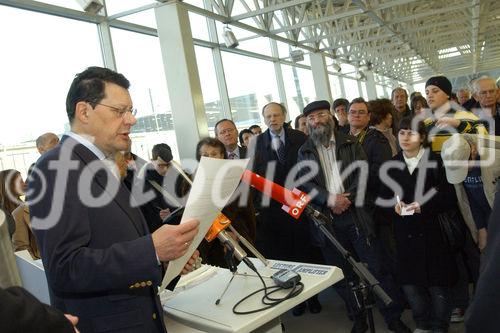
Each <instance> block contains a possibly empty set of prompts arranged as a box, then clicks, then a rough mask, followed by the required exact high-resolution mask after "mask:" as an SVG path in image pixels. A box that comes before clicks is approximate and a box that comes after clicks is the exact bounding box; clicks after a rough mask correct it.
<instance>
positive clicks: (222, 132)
mask: <svg viewBox="0 0 500 333" xmlns="http://www.w3.org/2000/svg"><path fill="white" fill-rule="evenodd" d="M233 132H234V128H226V129H224V130H222V131H219V134H220V135H224V134H230V133H233Z"/></svg>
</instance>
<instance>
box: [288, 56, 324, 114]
mask: <svg viewBox="0 0 500 333" xmlns="http://www.w3.org/2000/svg"><path fill="white" fill-rule="evenodd" d="M281 68H282V72H283V83H284V84H285V93H286V98H287V104H288V111H289V113H290V119H291V120H294V119H295V117H297V116H298V115H299V114H300V113H301V112H302V109H303V108H304V106H306V105H307V104H309V103H310V102H312V101H314V100H315V99H316V91H315V89H314V81H313V76H312V72H311V71H310V70H308V69H303V68H298V67H295V66H288V65H282V66H281Z"/></svg>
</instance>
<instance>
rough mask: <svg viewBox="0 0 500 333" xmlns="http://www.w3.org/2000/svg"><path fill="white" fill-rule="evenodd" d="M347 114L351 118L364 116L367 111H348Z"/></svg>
mask: <svg viewBox="0 0 500 333" xmlns="http://www.w3.org/2000/svg"><path fill="white" fill-rule="evenodd" d="M349 114H350V115H351V116H364V115H366V114H368V111H367V110H353V109H351V110H349Z"/></svg>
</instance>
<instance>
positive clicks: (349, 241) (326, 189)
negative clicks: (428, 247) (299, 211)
mask: <svg viewBox="0 0 500 333" xmlns="http://www.w3.org/2000/svg"><path fill="white" fill-rule="evenodd" d="M303 114H304V115H305V116H306V119H307V126H308V129H309V138H308V140H307V141H306V142H305V143H304V144H303V145H302V147H301V148H300V150H299V156H298V161H299V162H304V163H305V162H309V163H310V164H312V165H316V166H317V167H318V168H319V172H318V174H317V175H315V176H314V177H313V178H312V179H311V178H310V177H309V178H308V179H311V180H309V181H307V182H306V183H304V184H302V185H301V186H300V187H301V189H302V190H303V191H305V192H307V193H313V192H314V193H317V194H316V195H315V196H313V199H312V204H313V205H315V206H317V208H318V209H319V210H321V211H322V212H323V213H324V214H325V215H326V216H329V217H331V220H332V223H331V224H330V225H329V226H330V227H331V228H332V231H333V233H334V234H335V237H336V239H337V240H338V241H339V242H340V243H341V244H342V245H343V246H344V247H345V248H347V249H349V250H350V251H352V252H353V254H354V255H355V256H357V257H358V258H359V259H360V260H361V261H362V262H364V263H366V264H367V265H368V269H369V270H370V272H371V273H372V274H373V275H374V276H375V277H376V278H377V279H378V280H379V282H380V285H381V286H382V288H383V289H384V290H385V292H386V293H387V294H388V295H389V296H391V298H392V299H393V301H394V302H393V303H391V305H389V306H385V305H383V304H382V303H381V302H378V303H377V305H378V308H379V309H380V312H381V313H382V315H383V316H384V320H385V322H386V324H387V326H388V328H389V330H391V331H394V332H405V333H409V332H411V331H410V330H409V328H408V327H407V326H406V325H405V324H404V323H403V322H402V321H401V320H400V316H401V313H402V311H403V308H402V307H401V306H400V305H399V304H398V303H397V295H398V288H397V287H396V284H395V283H394V281H393V280H392V278H391V276H390V275H389V274H388V272H387V271H386V270H385V269H383V268H382V267H383V265H382V263H381V257H380V253H379V251H378V250H377V249H378V248H380V245H379V244H378V243H377V239H376V238H374V237H373V236H374V228H373V221H372V219H371V217H370V216H369V215H368V214H367V212H366V211H365V210H364V208H363V207H362V204H361V205H360V206H358V205H357V204H355V203H357V195H358V193H357V192H358V186H361V185H360V184H359V179H360V178H362V177H360V174H361V171H360V170H361V169H360V168H357V167H354V168H352V167H353V165H355V163H363V162H364V161H365V160H366V154H365V152H364V151H363V148H362V147H361V145H360V144H359V143H358V142H357V141H356V139H355V138H354V137H352V136H349V135H346V134H344V133H341V132H340V131H338V130H337V129H336V128H335V122H334V120H333V116H332V114H331V113H330V103H328V102H327V101H316V102H312V103H310V104H309V105H307V106H306V107H305V108H304V110H303ZM365 163H366V162H365ZM311 168H312V166H309V167H307V166H306V165H304V166H303V167H302V168H301V173H300V174H299V177H300V176H304V175H306V174H308V173H310V172H311ZM350 168H352V172H350V173H349V174H348V176H347V177H341V175H343V173H344V172H345V171H346V170H349V169H350ZM311 238H312V240H313V243H314V244H313V245H316V246H319V247H320V248H321V251H322V253H323V257H324V259H325V261H326V263H327V264H328V265H334V266H338V267H340V268H342V270H343V272H344V276H345V280H344V281H342V282H340V283H337V284H335V285H334V288H335V290H336V291H337V293H338V294H339V295H340V296H341V297H342V299H343V300H344V302H345V304H346V307H347V310H348V312H349V316H350V318H351V319H353V320H354V326H353V328H352V331H351V332H366V330H367V329H368V325H367V323H366V319H367V318H366V313H365V312H363V311H361V310H360V309H359V308H358V306H357V305H356V300H355V298H354V295H353V294H352V292H351V288H350V287H349V283H351V282H356V280H357V278H356V275H355V274H354V272H353V271H352V268H351V267H350V266H349V264H348V263H347V262H346V261H345V260H344V259H343V258H342V256H341V254H340V253H339V252H338V250H337V249H336V248H335V247H334V246H333V245H332V244H330V243H329V242H328V241H327V240H326V239H325V237H324V235H323V234H322V233H321V232H320V230H319V229H318V228H317V227H316V226H311Z"/></svg>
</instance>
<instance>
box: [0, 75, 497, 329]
mask: <svg viewBox="0 0 500 333" xmlns="http://www.w3.org/2000/svg"><path fill="white" fill-rule="evenodd" d="M128 86H129V83H128V80H127V79H126V78H125V77H124V76H123V75H121V74H118V73H115V72H112V71H110V70H107V69H103V68H97V67H93V68H89V69H87V70H86V71H85V72H83V73H80V74H78V75H77V77H76V78H75V80H74V81H73V84H72V86H71V88H70V91H69V93H68V98H67V112H68V117H69V119H70V124H71V132H70V133H68V134H67V135H64V136H63V138H62V139H61V142H59V138H58V137H57V136H56V135H55V134H52V133H46V134H44V135H42V136H40V138H39V139H37V141H36V145H37V148H38V150H39V152H40V154H41V155H42V157H41V158H40V159H39V160H38V161H37V163H36V165H34V166H32V167H30V172H29V175H28V180H27V181H26V183H27V184H26V183H25V182H24V181H23V179H22V177H21V175H20V173H19V172H18V171H16V170H4V171H0V208H1V209H2V211H3V212H4V213H5V215H6V221H7V224H8V231H9V234H10V236H11V237H12V246H13V248H14V250H15V251H21V250H28V251H29V253H30V254H31V256H32V257H33V259H40V258H41V259H42V260H43V263H44V266H45V269H46V274H47V279H48V284H49V288H50V292H51V300H52V305H53V306H55V307H56V308H58V309H59V310H61V311H63V312H64V313H71V314H73V315H77V316H78V317H80V322H79V324H78V325H79V326H78V327H79V328H80V329H81V330H82V331H83V332H86V331H89V332H94V331H97V329H96V327H100V328H103V327H107V328H109V329H112V328H114V327H122V328H124V327H126V326H127V325H131V326H134V325H141V326H140V327H142V329H143V330H142V331H162V329H164V323H163V316H161V315H160V313H161V306H159V299H158V297H157V296H156V293H155V292H154V290H155V288H156V287H157V286H158V283H159V281H161V275H162V272H163V271H164V269H163V265H162V264H163V263H167V262H168V261H169V260H171V259H175V258H177V257H179V256H181V255H182V254H184V252H185V251H186V250H187V247H186V245H187V246H188V245H189V243H190V242H191V241H192V239H193V235H194V234H195V232H196V230H197V226H196V221H189V223H183V224H182V225H181V226H177V225H171V224H165V221H166V220H168V218H169V216H170V215H171V213H172V212H173V211H175V210H176V209H177V208H178V207H182V206H183V205H184V204H185V199H186V198H187V195H188V194H189V191H190V184H191V179H192V178H193V177H195V172H194V173H193V174H189V173H188V172H185V171H184V170H182V168H181V167H180V164H179V163H177V162H176V161H174V160H173V156H172V151H171V148H170V147H169V145H168V144H167V143H159V144H157V145H155V146H154V147H153V149H152V152H151V155H152V158H151V161H149V162H148V161H146V160H143V159H142V158H140V157H139V156H137V155H135V154H134V153H133V152H132V151H131V150H130V149H131V141H130V138H129V136H128V134H129V132H130V127H131V126H133V125H134V124H135V121H136V119H135V117H134V116H135V110H134V109H132V101H131V99H130V96H129V94H128ZM452 88H453V87H452V85H451V83H450V81H449V80H448V79H447V78H446V77H444V76H436V77H431V78H429V79H428V80H427V82H426V85H425V93H424V95H425V97H424V96H423V95H422V94H420V93H418V92H415V93H412V95H411V96H410V99H409V96H408V92H407V91H406V90H405V89H403V88H401V87H397V88H395V89H394V90H393V91H392V94H391V99H376V100H371V101H365V100H364V99H363V98H355V99H353V100H352V101H348V100H346V99H344V98H339V99H336V100H334V101H333V103H332V104H330V102H329V101H325V100H318V101H314V102H311V103H309V104H308V105H307V106H306V107H305V108H304V109H303V110H302V112H301V114H300V115H299V116H298V117H296V119H295V120H294V124H293V126H292V124H291V122H288V121H287V118H288V113H287V110H286V108H285V106H284V105H283V104H281V103H279V102H270V103H268V104H266V105H265V106H264V107H263V108H262V111H261V114H262V119H263V122H264V125H265V127H266V128H267V129H266V130H265V131H262V129H261V126H260V125H258V124H256V125H253V126H251V127H250V128H247V129H240V130H238V128H237V126H236V124H235V123H234V122H233V121H232V120H231V119H221V120H219V121H218V122H217V123H216V124H215V128H214V132H215V137H207V138H202V139H201V140H200V141H199V143H198V145H197V146H196V147H193V152H194V155H195V156H196V159H197V160H198V161H199V160H200V159H201V157H202V156H205V157H211V158H217V159H244V158H249V160H250V161H249V164H248V168H249V169H251V170H252V171H253V172H255V173H257V174H259V175H261V176H263V177H265V178H267V179H269V180H271V181H273V182H275V183H277V184H280V185H282V186H285V187H287V186H288V187H289V184H290V179H292V181H295V180H299V179H300V181H298V183H297V184H298V185H297V186H298V187H299V188H300V189H301V190H303V191H304V192H307V193H310V194H311V196H312V203H311V204H312V205H314V207H315V208H316V209H318V210H320V211H321V212H323V214H324V215H326V216H328V217H329V218H330V219H331V222H332V223H331V224H329V225H328V228H329V229H330V231H331V232H332V234H333V235H334V236H335V238H336V239H337V240H338V241H339V242H340V243H341V244H342V245H343V246H344V247H345V248H346V249H348V250H349V251H350V252H351V253H352V254H353V255H354V256H355V257H356V258H357V259H358V260H360V261H361V262H363V263H365V264H366V265H367V267H368V269H369V270H370V272H371V273H372V274H373V275H374V276H375V277H376V278H377V279H378V281H379V282H380V285H381V286H382V288H383V289H384V290H385V291H386V293H387V294H388V295H389V296H390V297H391V298H392V300H393V302H392V303H391V304H389V305H387V304H384V303H383V302H381V301H379V300H377V302H376V305H377V308H378V309H379V311H380V312H381V314H382V316H383V318H384V321H385V323H386V325H387V328H388V329H389V330H390V331H394V332H411V330H410V329H409V326H414V327H415V326H416V330H415V331H414V332H417V333H423V332H447V331H448V328H449V325H450V323H451V322H462V321H463V320H464V315H465V312H466V310H467V308H468V307H469V305H470V304H469V303H470V299H471V297H472V294H471V293H470V288H469V285H470V284H473V285H474V286H475V285H476V284H477V283H478V280H479V279H480V277H481V273H482V271H481V270H480V264H482V263H484V262H485V260H491V258H488V255H489V256H490V257H491V254H490V252H489V248H490V245H489V237H488V233H489V232H488V231H489V228H490V225H489V224H491V223H492V222H494V221H493V220H492V219H491V218H490V215H491V214H492V211H493V205H494V200H495V192H496V187H497V185H496V180H497V178H498V176H500V160H499V159H500V155H497V154H495V151H496V146H495V144H494V143H495V139H494V136H496V135H498V131H500V124H499V123H498V122H499V119H500V114H499V106H500V104H499V102H500V93H499V92H498V88H497V85H496V82H495V80H494V79H492V78H490V77H480V78H478V79H476V80H474V81H473V82H472V83H471V88H472V93H471V92H470V91H469V90H468V89H465V88H461V89H458V90H457V92H456V95H455V100H453V99H452V96H453V95H454V93H453V89H452ZM292 127H293V128H292ZM65 144H72V148H73V150H72V151H71V152H70V153H69V154H70V156H71V159H72V160H77V161H80V162H83V164H84V165H91V164H92V163H97V166H95V170H96V173H95V177H94V178H92V180H91V188H90V192H91V193H92V195H93V196H95V197H99V196H101V197H99V198H101V199H102V200H105V199H104V198H105V197H107V195H108V194H107V193H106V190H105V188H106V184H107V183H109V182H112V183H116V186H117V192H116V193H115V197H114V198H110V200H108V201H107V202H106V203H105V204H103V205H102V206H100V207H97V206H96V205H94V206H89V205H88V204H86V203H82V202H81V199H79V198H78V197H77V193H78V190H77V185H78V184H77V181H78V178H79V177H80V176H82V175H84V174H85V172H84V171H83V168H82V167H80V166H78V167H75V166H69V164H70V163H69V162H68V163H67V164H68V165H67V166H65V167H63V168H64V170H65V172H66V175H67V176H68V180H67V182H66V184H65V185H66V186H64V187H61V186H59V185H61V184H58V183H57V181H58V179H57V176H58V175H57V172H56V171H54V170H53V169H52V168H51V167H50V162H57V161H60V160H62V158H63V157H62V156H63V155H64V154H65V149H64V147H65ZM99 163H101V164H102V165H101V164H99ZM101 166H103V167H105V168H107V169H108V170H111V171H112V172H111V174H112V175H114V177H112V176H110V175H109V174H106V172H104V173H103V172H101V171H102V170H100V167H101ZM33 170H35V171H36V172H33ZM270 170H271V172H270ZM294 173H295V176H293V174H294ZM291 174H292V176H291ZM41 176H44V177H45V179H44V181H48V184H49V186H50V188H52V189H53V191H49V193H42V194H41V196H42V198H41V200H40V199H38V200H37V201H34V203H33V204H29V200H28V201H26V202H23V201H22V200H21V198H22V197H23V195H24V193H26V191H27V188H28V187H29V190H30V194H29V196H28V197H36V195H37V194H40V193H39V192H40V191H41V189H42V186H43V184H42V180H41V178H42V177H41ZM137 179H143V181H142V182H137V181H136V180H137ZM294 184H295V183H294ZM137 186H140V189H139V190H140V193H143V192H145V191H151V192H152V193H154V195H153V196H152V197H151V198H149V199H148V200H147V201H144V202H140V200H138V198H134V200H136V201H137V202H138V203H137V205H136V207H134V206H133V205H132V204H131V202H132V201H134V200H132V199H130V197H131V196H132V197H133V196H134V193H135V192H136V188H135V187H137ZM290 189H292V188H290ZM58 191H59V192H58ZM313 194H314V195H313ZM27 199H29V198H27ZM129 199H130V200H129ZM232 199H233V200H230V203H229V204H228V205H227V206H226V207H224V208H223V210H222V211H223V213H224V214H225V215H226V216H227V217H228V218H229V219H230V220H231V221H232V225H233V226H234V227H235V229H236V230H237V231H238V232H239V233H240V234H241V235H243V236H244V237H245V238H247V240H249V241H250V242H251V243H253V244H254V245H255V247H256V248H257V249H258V250H259V251H260V252H262V253H263V255H264V256H265V257H267V258H271V259H278V260H290V261H297V262H308V263H318V264H328V265H335V266H338V267H340V268H342V270H343V272H344V276H345V279H344V280H343V281H341V282H339V283H337V284H335V285H334V286H333V287H334V289H335V291H336V292H337V293H338V294H339V295H340V297H341V298H342V299H343V301H344V302H345V307H346V314H347V316H348V317H349V319H350V320H352V322H353V326H352V332H366V331H367V330H368V324H367V313H366V311H365V309H363V308H360V307H359V306H358V302H357V301H356V299H355V295H354V293H353V292H352V286H353V285H354V286H355V285H356V284H357V282H358V278H357V276H356V275H355V274H354V272H353V270H352V268H351V267H350V266H349V265H348V263H347V262H346V261H345V260H344V258H343V257H342V256H341V255H340V254H339V252H338V251H337V250H336V248H335V247H334V246H333V245H332V244H330V243H329V242H328V240H327V239H326V238H325V236H324V235H323V234H322V233H321V232H320V230H319V229H318V227H317V226H316V225H315V224H314V223H313V222H312V221H309V220H308V219H307V217H301V218H300V220H301V221H300V222H299V223H297V221H295V220H294V218H292V217H290V216H289V215H288V214H287V213H286V212H285V211H284V210H283V209H282V207H281V206H282V205H281V204H280V203H278V202H275V201H273V200H269V198H265V197H263V196H262V195H260V194H259V193H257V192H255V193H254V192H251V195H250V196H248V197H247V198H244V199H243V200H241V198H239V197H236V196H235V197H234V198H232ZM59 201H61V202H62V203H61V204H60V205H59ZM54 206H57V207H59V212H58V214H59V215H58V216H57V217H55V218H53V220H51V218H52V210H51V207H52V208H53V207H54ZM498 209H500V208H498ZM33 219H34V220H36V222H33V223H32V222H31V221H30V220H33ZM489 222H490V223H489ZM37 223H38V225H36V224H37ZM47 223H48V224H49V225H48V226H47ZM446 223H448V224H451V225H453V227H454V228H455V229H453V228H452V229H453V230H451V231H450V228H447V227H446ZM199 252H200V256H201V258H202V260H203V262H205V263H208V264H212V265H217V266H221V267H227V265H228V258H227V256H226V251H225V249H224V247H223V246H222V245H221V244H218V243H217V242H210V243H209V242H206V241H203V242H202V244H201V245H200V246H199ZM197 256H198V253H197V252H196V253H195V254H193V258H192V260H190V261H189V262H188V264H187V266H188V267H187V268H186V271H189V269H190V268H191V265H192V263H193V260H194V259H195V258H196V257H197ZM89 272H90V273H89ZM84 276H85V278H83V277H84ZM131 293H132V294H131ZM127 296H130V297H127ZM89 304H92V306H88V305H89ZM117 304H120V309H119V310H117V308H116V306H117ZM137 306H143V307H144V309H145V310H144V311H141V312H137V313H135V312H134V311H133V309H135V308H137ZM406 307H408V308H410V309H411V311H412V315H413V320H414V323H412V324H409V323H404V322H403V321H402V320H401V314H402V312H403V311H404V310H405V308H406ZM307 309H308V310H309V311H310V312H311V313H319V312H321V311H322V306H321V304H320V302H319V300H318V298H317V296H314V297H312V298H310V299H308V300H307V301H306V302H304V303H302V304H300V305H298V306H296V307H295V308H294V309H293V311H292V312H293V315H295V316H301V315H303V314H304V312H305V311H306V310H307ZM146 312H147V314H145V313H146ZM120 313H127V317H128V318H124V317H123V316H122V317H120ZM151 313H152V314H153V317H152V318H153V319H152V320H151ZM157 313H158V314H157ZM61 318H64V317H61ZM472 321H474V314H471V322H472ZM476 321H477V319H476ZM124 325H125V326H124ZM471 329H474V327H471ZM138 331H140V330H138ZM472 331H473V330H471V332H472Z"/></svg>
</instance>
